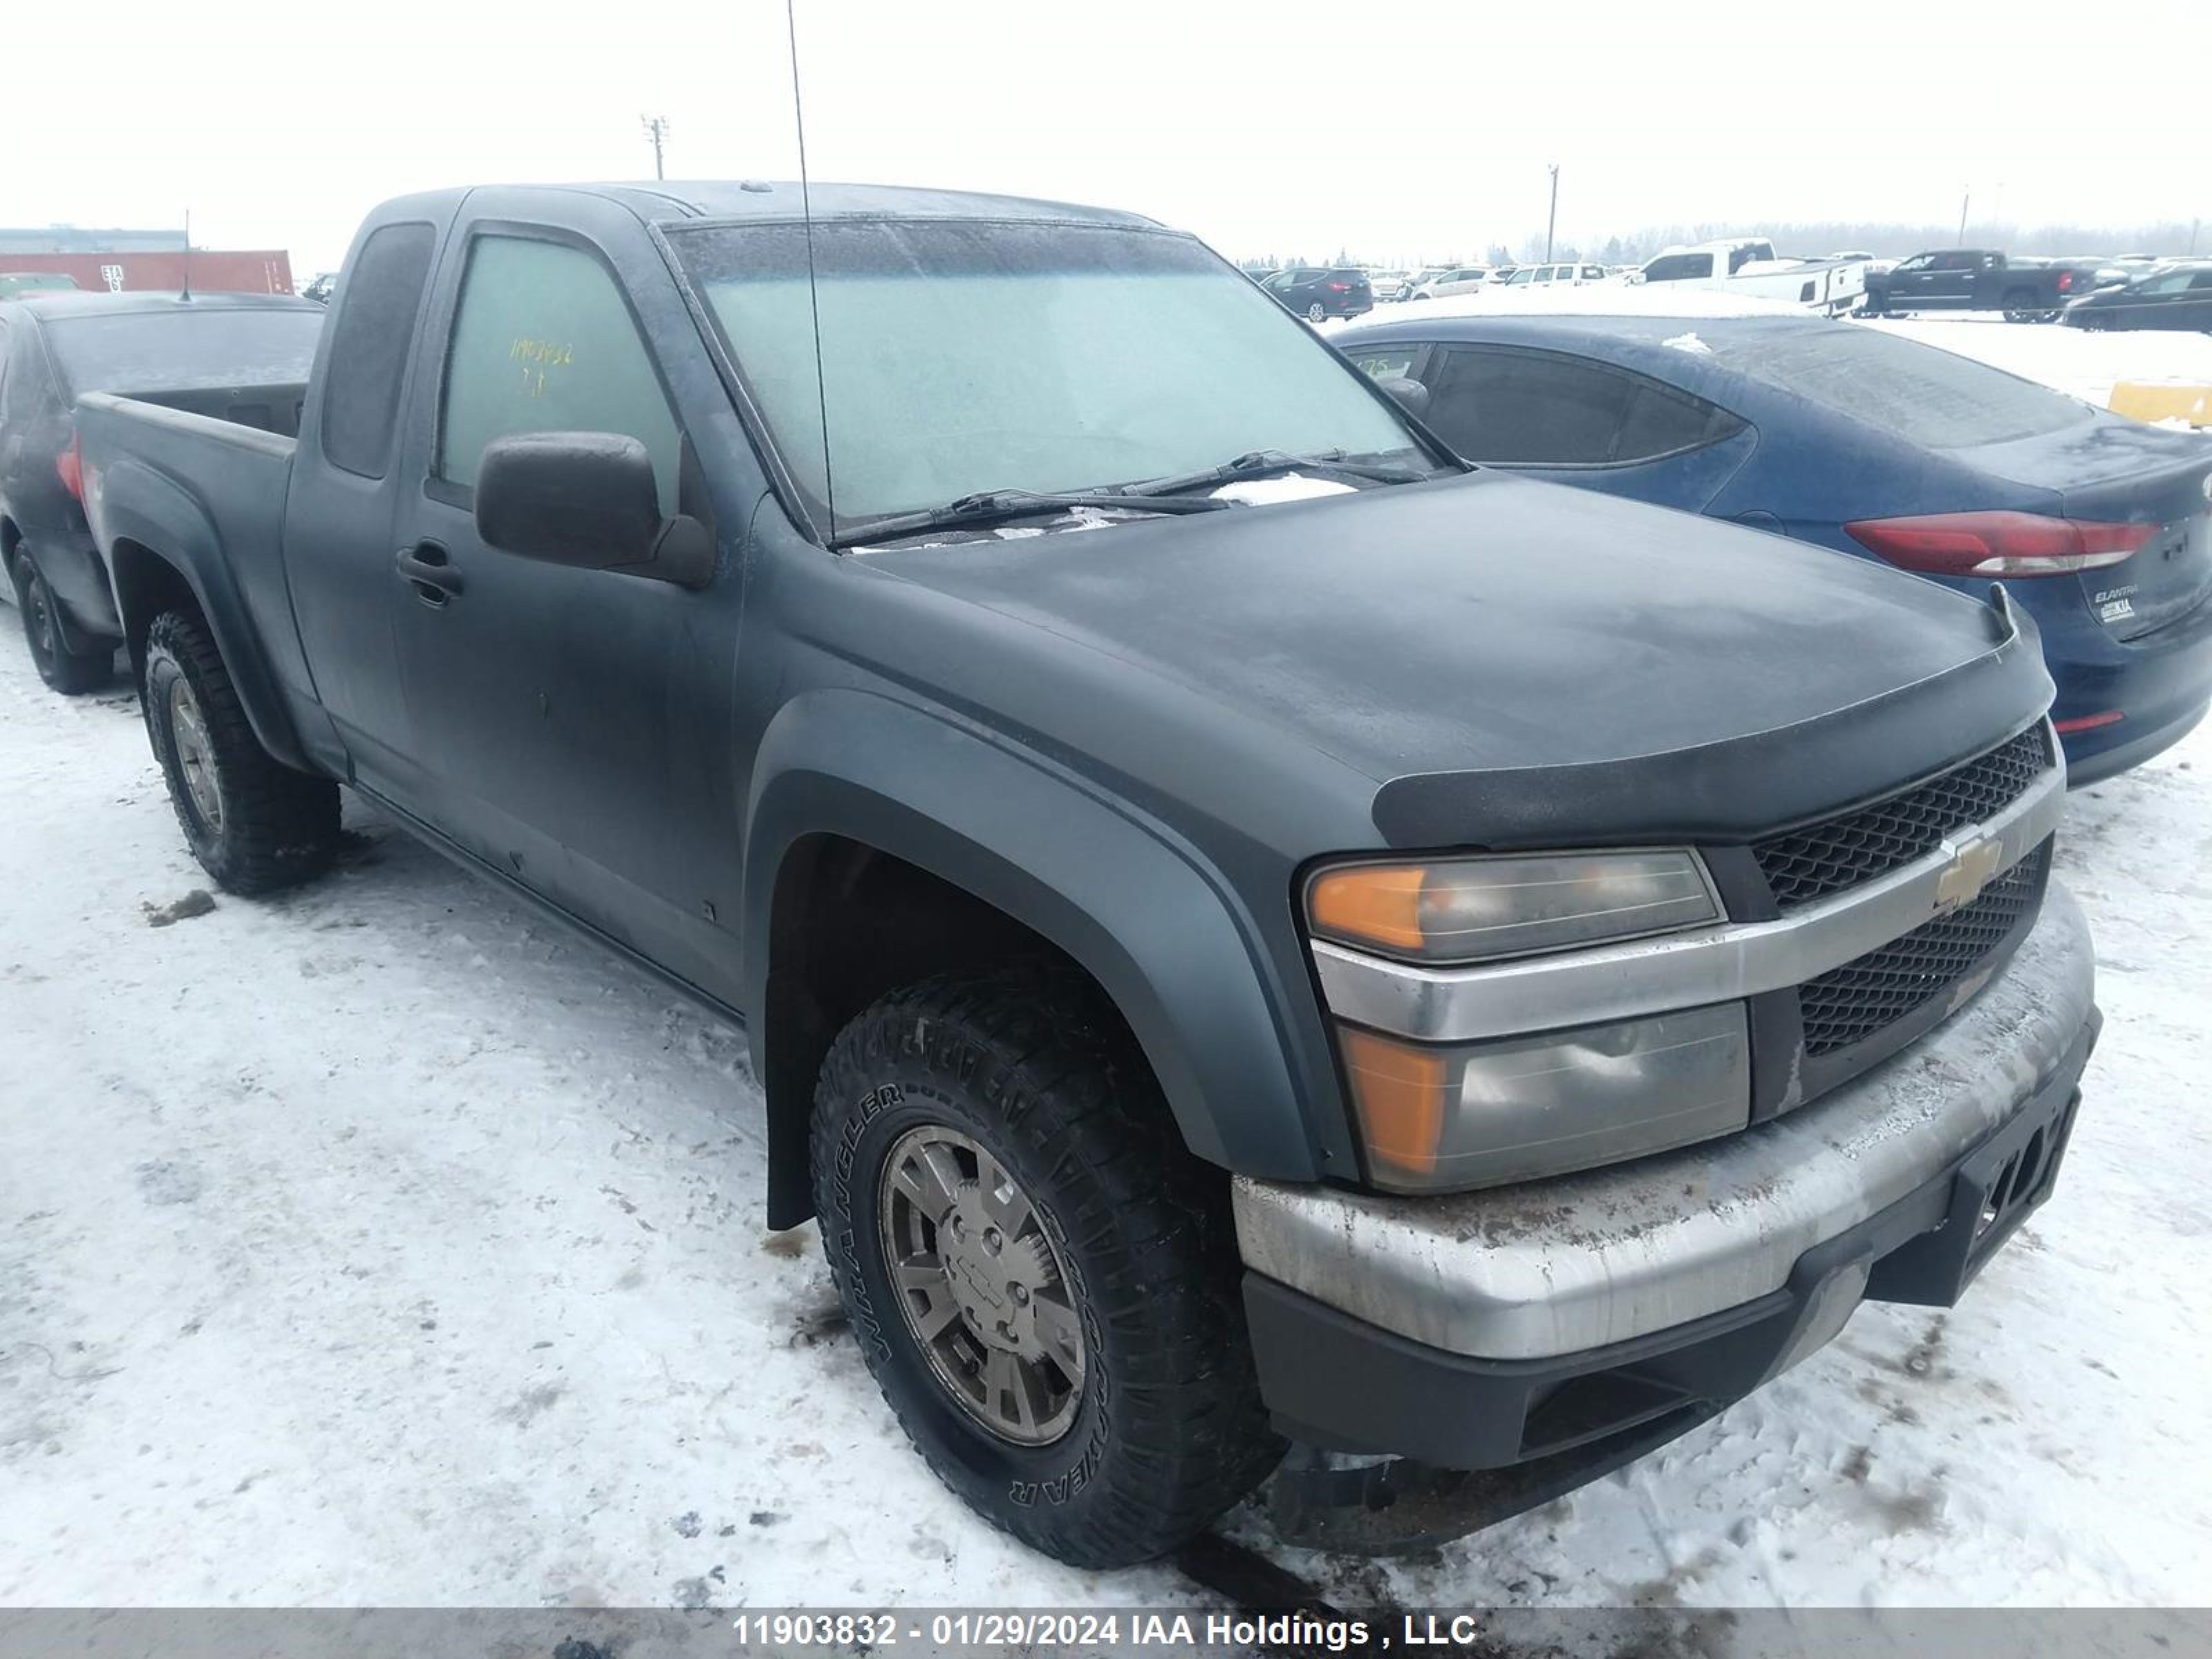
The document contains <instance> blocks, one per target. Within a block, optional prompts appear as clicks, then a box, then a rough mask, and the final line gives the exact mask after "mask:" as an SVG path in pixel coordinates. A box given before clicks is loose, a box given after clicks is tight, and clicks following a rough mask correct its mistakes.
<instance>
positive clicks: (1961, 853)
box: [1936, 836, 2004, 915]
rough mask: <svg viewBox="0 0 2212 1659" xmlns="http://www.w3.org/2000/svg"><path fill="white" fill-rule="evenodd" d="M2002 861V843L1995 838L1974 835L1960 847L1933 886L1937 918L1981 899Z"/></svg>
mask: <svg viewBox="0 0 2212 1659" xmlns="http://www.w3.org/2000/svg"><path fill="white" fill-rule="evenodd" d="M2003 861H2004V842H2002V841H2001V840H1999V839H1998V838H1997V837H1996V836H1977V837H1976V838H1975V839H1974V840H1972V841H1970V842H1967V843H1966V845H1965V846H1963V847H1961V848H1960V849H1959V850H1958V852H1957V853H1955V854H1953V856H1952V859H1951V863H1950V866H1949V867H1948V869H1946V870H1945V871H1944V872H1943V877H1942V880H1940V881H1938V882H1937V883H1936V913H1937V914H1938V915H1941V914H1942V913H1943V912H1944V911H1946V910H1955V909H1957V908H1959V907H1960V905H1962V904H1972V902H1974V901H1975V900H1976V899H1978V898H1979V897H1980V896H1982V889H1983V888H1984V887H1986V886H1988V885H1989V884H1990V880H1991V879H1992V878H1994V877H1995V876H1996V872H1997V866H1998V865H2000V864H2002V862H2003Z"/></svg>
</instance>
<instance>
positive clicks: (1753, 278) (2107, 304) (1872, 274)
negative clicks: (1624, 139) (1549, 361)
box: [1292, 237, 2212, 330]
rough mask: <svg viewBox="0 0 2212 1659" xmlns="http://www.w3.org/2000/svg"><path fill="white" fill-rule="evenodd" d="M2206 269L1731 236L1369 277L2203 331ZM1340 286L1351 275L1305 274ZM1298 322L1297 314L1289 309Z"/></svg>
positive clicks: (1452, 292)
mask: <svg viewBox="0 0 2212 1659" xmlns="http://www.w3.org/2000/svg"><path fill="white" fill-rule="evenodd" d="M2208 270H2212V261H2199V260H2195V259H2190V260H2154V259H2152V258H2148V256H2133V255H2130V256H2122V257H2121V258H2118V259H2103V258H2077V259H2042V258H2013V257H2010V256H2008V255H2006V254H2004V253H2002V252H1997V251H1996V250H1994V249H1986V248H1938V249H1932V250H1929V251H1928V252H1921V253H1916V254H1914V255H1912V256H1911V258H1905V259H1901V260H1881V259H1876V258H1875V257H1874V256H1873V255H1872V254H1869V253H1865V252H1843V253H1833V254H1829V255H1826V256H1825V257H1822V258H1789V257H1782V256H1778V255H1777V254H1776V252H1775V251H1774V245H1773V244H1772V242H1771V241H1769V240H1765V239H1764V238H1759V237H1730V238H1726V239H1723V240H1717V241H1711V242H1699V243H1696V244H1692V245H1688V246H1678V247H1670V248H1667V249H1665V250H1663V251H1662V252H1659V253H1657V254H1656V255H1654V256H1653V257H1652V258H1650V260H1648V261H1646V262H1645V263H1644V264H1643V265H1642V266H1641V267H1638V268H1636V269H1633V270H1614V269H1613V268H1610V267H1607V266H1605V265H1601V264H1590V263H1589V262H1587V261H1576V262H1571V263H1563V264H1540V265H1533V266H1528V265H1524V266H1519V267H1516V266H1511V265H1504V266H1497V265H1461V266H1449V267H1440V268H1431V269H1428V270H1419V271H1413V272H1405V273H1398V272H1385V273H1375V274H1373V275H1372V276H1370V290H1371V294H1372V298H1373V301H1375V302H1377V303H1390V302H1395V301H1421V300H1437V299H1451V298H1457V297H1459V296H1461V295H1469V294H1480V293H1483V292H1486V291H1488V290H1489V289H1494V288H1498V287H1501V286H1502V287H1507V288H1513V287H1522V288H1534V287H1539V286H1545V285H1550V284H1554V283H1565V284H1570V285H1573V286H1577V287H1580V286H1583V285H1587V284H1591V283H1606V282H1623V283H1646V284H1653V285H1658V284H1672V285H1674V286H1677V287H1680V288H1682V289H1707V290H1711V291H1714V292H1717V293H1724V294H1729V295H1738V296H1741V297H1746V298H1758V299H1772V300H1781V301H1788V302H1790V303H1792V304H1796V305H1801V306H1803V307H1807V308H1808V309H1809V310H1814V311H1818V312H1820V313H1825V314H1826V315H1829V316H1843V315H1845V314H1848V313H1854V312H1863V313H1865V314H1867V315H1870V316H1882V315H1887V316H1899V315H1904V314H1907V313H1913V312H1923V311H1990V312H2001V313H2003V314H2004V316H2005V317H2006V319H2008V320H2009V321H2014V322H2024V323H2025V322H2051V321H2058V320H2063V321H2068V322H2072V323H2075V324H2076V325H2080V326H2083V327H2090V328H2159V329H2198V330H2201V329H2212V278H2208V280H2206V281H2204V282H2203V283H2199V282H2197V280H2196V279H2197V276H2199V274H2201V273H2204V272H2206V271H2208ZM1312 274H1315V275H1323V276H1332V277H1334V278H1337V279H1340V280H1348V278H1349V277H1350V276H1356V275H1369V274H1368V273H1362V272H1358V271H1357V270H1353V269H1352V268H1344V269H1340V270H1335V271H1332V272H1327V273H1312ZM1292 308H1293V309H1294V310H1298V311H1300V312H1301V313H1302V314H1304V312H1305V311H1306V310H1307V309H1308V308H1309V307H1308V306H1306V305H1294V306H1293V307H1292ZM1364 309H1365V307H1361V308H1359V309H1350V308H1347V307H1346V306H1345V305H1344V304H1342V303H1334V304H1332V303H1328V302H1324V303H1322V305H1321V307H1320V309H1319V310H1318V311H1317V312H1316V313H1314V314H1313V317H1312V320H1314V321H1316V322H1319V321H1322V320H1323V319H1326V318H1329V317H1344V316H1357V315H1360V314H1363V313H1364Z"/></svg>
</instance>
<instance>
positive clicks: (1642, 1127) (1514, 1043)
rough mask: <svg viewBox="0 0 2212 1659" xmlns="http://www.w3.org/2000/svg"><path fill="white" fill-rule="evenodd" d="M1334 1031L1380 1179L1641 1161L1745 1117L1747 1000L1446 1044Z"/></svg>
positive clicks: (1490, 1182) (1444, 1187)
mask: <svg viewBox="0 0 2212 1659" xmlns="http://www.w3.org/2000/svg"><path fill="white" fill-rule="evenodd" d="M1337 1041H1338V1043H1339V1044H1340V1048H1341V1049H1342V1052H1343V1056H1344V1069H1345V1073H1346V1077H1347V1078H1348V1079H1350V1081H1351V1085H1352V1103H1353V1106H1354V1108H1355V1109H1357V1111H1358V1117H1359V1127H1360V1132H1361V1135H1362V1138H1363V1139H1364V1140H1365V1142H1366V1145H1367V1159H1368V1168H1369V1173H1370V1178H1371V1179H1372V1180H1373V1182H1374V1183H1375V1184H1376V1186H1378V1187H1382V1188H1387V1189H1389V1190H1390V1191H1394V1192H1407V1193H1419V1192H1444V1191H1461V1190H1465V1189H1466V1188H1473V1187H1491V1186H1497V1185H1500V1184H1502V1183H1504V1182H1511V1181H1525V1180H1528V1179H1530V1178H1532V1177H1534V1176H1549V1175H1561V1174H1565V1173H1566V1172H1567V1171H1569V1170H1585V1169H1589V1168H1591V1167H1592V1166H1594V1165H1596V1164H1613V1163H1618V1162H1620V1160H1622V1159H1624V1158H1641V1157H1643V1156H1644V1155H1645V1154H1646V1153H1650V1152H1664V1151H1666V1150H1668V1148H1670V1147H1674V1146H1687V1145H1688V1144H1689V1143H1690V1142H1692V1141H1696V1140H1704V1139H1709V1138H1711V1136H1714V1135H1719V1134H1726V1133H1729V1132H1730V1131H1731V1130H1735V1129H1741V1128H1742V1127H1744V1126H1745V1124H1747V1122H1749V1121H1750V1119H1751V1044H1750V1040H1749V1035H1748V1030H1747V1020H1746V1016H1745V1012H1744V1005H1743V1004H1741V1002H1729V1003H1719V1004H1715V1005H1712V1006H1707V1007H1703V1008H1686V1009H1683V1010H1681V1011H1680V1012H1676V1013H1667V1014H1656V1015H1652V1016H1650V1017H1649V1018H1644V1019H1631V1020H1619V1021H1614V1022H1612V1023H1609V1024H1603V1025H1585V1026H1581V1027H1577V1028H1575V1029H1573V1030H1563V1031H1552V1032H1548V1033H1547V1034H1545V1035H1543V1036H1529V1037H1508V1038H1504V1039H1503V1040H1499V1041H1493V1042H1476V1043H1463V1044H1457V1045H1453V1046H1449V1047H1440V1046H1432V1045H1429V1044H1422V1043H1413V1042H1403V1041H1401V1040H1400V1039H1398V1038H1396V1037H1389V1036H1381V1035H1379V1034H1378V1033H1376V1032H1373V1031H1368V1030H1362V1029H1361V1028H1359V1027H1358V1026H1352V1025H1344V1026H1340V1027H1339V1028H1338V1031H1337Z"/></svg>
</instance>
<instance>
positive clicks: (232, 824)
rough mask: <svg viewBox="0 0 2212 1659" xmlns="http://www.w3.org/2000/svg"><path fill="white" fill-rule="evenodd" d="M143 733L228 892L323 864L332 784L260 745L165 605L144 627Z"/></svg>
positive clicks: (204, 636) (187, 621)
mask: <svg viewBox="0 0 2212 1659" xmlns="http://www.w3.org/2000/svg"><path fill="white" fill-rule="evenodd" d="M141 695H142V700H143V702H144V704H145V709H146V731H147V735H148V736H149V738H151V739H152V741H153V744H154V757H155V760H157V761H159V762H160V763H161V771H162V775H164V776H165V777H166V778H167V781H168V785H169V804H170V805H172V806H173V807H174V808H175V809H176V813H177V823H178V824H179V827H180V828H182V829H183V830H184V832H185V842H187V843H189V844H190V846H191V849H192V856H193V857H194V858H197V860H199V861H200V865H201V867H202V868H204V869H205V870H206V872H208V874H210V876H212V877H214V878H215V879H216V884H218V885H219V886H221V887H222V888H223V889H224V890H226V891H228V892H233V893H242V894H254V893H268V892H274V891H275V890H277V889H278V888H280V887H289V886H290V885H292V884H294V883H295V882H301V881H305V880H307V878H309V877H310V876H313V875H317V874H319V873H320V872H322V871H323V870H325V868H327V867H328V866H329V865H330V862H331V855H332V854H333V853H334V852H335V851H336V850H337V839H338V790H337V785H336V784H335V783H332V782H331V781H330V780H329V779H328V778H318V777H310V776H309V775H307V774H306V773H304V772H295V771H294V770H293V769H291V768H290V767H289V766H286V765H285V764H283V763H282V762H281V761H279V760H277V759H276V757H275V756H273V755H271V754H270V752H269V751H268V750H265V749H264V748H263V747H262V746H261V739H260V738H257V737H255V736H254V735H253V727H252V724H251V723H250V722H249V721H248V720H246V709H245V707H244V706H243V705H242V704H241V703H240V702H239V700H238V690H237V688H236V687H235V686H234V685H233V684H231V678H230V671H229V670H228V669H227V668H225V667H224V666H223V663H222V654H221V653H219V652H217V651H216V645H215V640H214V637H213V636H212V635H210V634H209V632H208V629H207V624H206V623H204V622H202V621H201V620H200V619H199V617H197V616H191V615H187V614H185V612H183V611H164V612H162V613H161V615H160V616H158V617H155V618H154V624H153V627H152V628H151V629H149V630H148V632H147V635H146V671H145V675H144V679H143V686H142V689H141Z"/></svg>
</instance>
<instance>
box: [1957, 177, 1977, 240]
mask: <svg viewBox="0 0 2212 1659" xmlns="http://www.w3.org/2000/svg"><path fill="white" fill-rule="evenodd" d="M1973 200H1974V191H1973V187H1972V185H1968V186H1967V188H1966V195H1965V196H1963V197H1960V201H1959V245H1960V246H1961V247H1963V246H1966V210H1967V209H1968V208H1969V207H1971V206H1972V204H1973Z"/></svg>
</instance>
